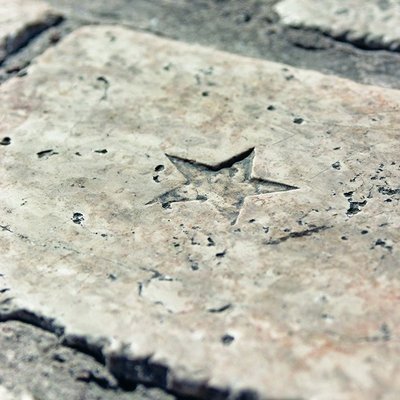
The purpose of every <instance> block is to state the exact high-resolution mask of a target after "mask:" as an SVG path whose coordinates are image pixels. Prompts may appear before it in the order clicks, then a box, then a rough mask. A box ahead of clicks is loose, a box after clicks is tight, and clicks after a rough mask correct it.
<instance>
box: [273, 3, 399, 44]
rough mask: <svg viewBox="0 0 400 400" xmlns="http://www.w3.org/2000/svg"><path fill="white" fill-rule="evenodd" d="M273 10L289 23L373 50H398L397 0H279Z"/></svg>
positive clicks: (284, 21)
mask: <svg viewBox="0 0 400 400" xmlns="http://www.w3.org/2000/svg"><path fill="white" fill-rule="evenodd" d="M275 9H276V11H277V12H278V14H279V15H280V17H281V18H282V21H283V23H285V24H287V25H290V26H294V27H302V28H311V29H318V30H320V31H322V32H324V33H328V34H329V35H331V36H333V37H336V38H341V39H345V40H346V41H348V42H352V43H355V44H360V45H362V46H363V47H368V48H372V49H373V48H375V49H379V48H386V49H390V50H400V23H399V22H400V3H399V2H398V1H397V0H344V1H343V0H340V1H339V0H325V1H324V2H323V3H321V2H320V1H318V0H282V1H280V2H279V3H277V5H276V6H275Z"/></svg>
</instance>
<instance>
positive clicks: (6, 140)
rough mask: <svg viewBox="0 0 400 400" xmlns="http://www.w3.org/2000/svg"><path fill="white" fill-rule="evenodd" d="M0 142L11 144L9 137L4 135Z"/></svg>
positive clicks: (3, 144) (4, 144)
mask: <svg viewBox="0 0 400 400" xmlns="http://www.w3.org/2000/svg"><path fill="white" fill-rule="evenodd" d="M0 144H1V145H2V146H8V145H9V144H11V139H10V138H9V137H8V136H6V137H4V138H3V139H1V142H0Z"/></svg>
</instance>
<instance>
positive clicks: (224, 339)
mask: <svg viewBox="0 0 400 400" xmlns="http://www.w3.org/2000/svg"><path fill="white" fill-rule="evenodd" d="M234 340H235V338H234V337H233V336H232V335H228V334H226V335H224V336H222V338H221V342H222V343H223V344H224V345H225V346H229V345H230V344H231V343H232V342H233V341H234Z"/></svg>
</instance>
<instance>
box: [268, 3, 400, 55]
mask: <svg viewBox="0 0 400 400" xmlns="http://www.w3.org/2000/svg"><path fill="white" fill-rule="evenodd" d="M282 3H284V1H282V2H278V3H276V4H275V5H274V6H273V10H274V11H275V12H276V14H277V15H278V18H279V20H278V22H279V24H280V25H282V26H285V27H288V28H292V29H296V30H301V31H303V32H314V33H319V34H321V35H323V36H325V37H328V38H330V39H333V40H335V41H337V42H339V43H345V44H348V45H351V46H354V47H355V48H357V49H360V50H365V51H374V50H375V51H376V50H386V51H389V52H393V53H399V52H400V40H396V39H394V40H391V41H387V42H384V41H382V40H380V39H382V36H381V35H375V34H373V33H368V34H365V35H364V34H362V33H361V32H359V31H357V30H355V29H351V28H350V29H349V30H347V31H344V32H342V33H338V32H335V31H334V30H333V29H330V28H328V27H324V26H320V25H316V24H314V23H313V24H310V25H306V24H305V23H304V21H292V20H289V21H288V20H287V19H288V18H287V17H286V15H285V14H284V13H282V12H281V10H280V8H281V4H282Z"/></svg>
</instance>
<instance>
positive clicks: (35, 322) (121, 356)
mask: <svg viewBox="0 0 400 400" xmlns="http://www.w3.org/2000/svg"><path fill="white" fill-rule="evenodd" d="M9 321H18V322H21V323H25V324H28V325H32V326H34V327H36V328H39V329H42V330H44V331H46V332H49V333H51V334H53V335H55V336H56V337H57V338H58V339H59V340H60V344H61V345H63V346H65V347H69V348H71V349H74V350H76V351H78V352H80V353H83V354H86V355H88V356H90V357H92V358H93V359H95V360H96V361H97V362H98V363H99V364H101V365H103V366H105V367H106V368H107V369H108V371H109V372H110V374H111V375H112V376H114V378H115V379H116V380H117V382H118V386H119V388H121V389H122V390H124V391H131V390H134V388H135V386H136V385H137V384H142V385H145V386H148V387H154V388H157V389H161V390H163V391H165V392H167V393H170V394H172V395H175V396H177V398H178V400H186V399H187V400H189V399H193V400H267V399H266V398H265V397H262V396H261V395H260V394H259V393H257V392H255V391H254V390H252V389H248V390H247V389H245V390H240V391H235V392H232V391H231V390H229V389H228V388H221V387H214V386H211V385H209V384H208V382H205V381H199V380H196V379H191V380H187V379H184V378H178V377H176V376H174V372H173V370H172V369H171V368H170V367H169V366H168V365H166V364H162V363H159V362H155V361H153V360H152V357H151V356H149V357H145V358H142V357H140V358H135V357H134V356H133V355H132V354H127V353H128V352H127V351H125V349H127V348H128V346H119V347H118V350H114V351H109V349H110V345H111V343H110V341H109V340H108V339H106V338H92V337H87V336H84V335H75V334H73V333H71V334H70V333H68V334H67V333H66V328H65V327H64V326H63V325H62V324H60V323H59V322H57V321H56V319H54V318H50V317H46V316H44V315H41V314H39V313H35V312H33V311H30V310H27V309H25V308H19V307H16V306H14V305H13V304H12V301H11V299H6V300H3V301H1V302H0V323H4V322H9ZM269 400H273V399H271V398H269ZM281 400H284V399H283V398H282V399H281ZM285 400H296V399H285ZM297 400H298V399H297Z"/></svg>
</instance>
